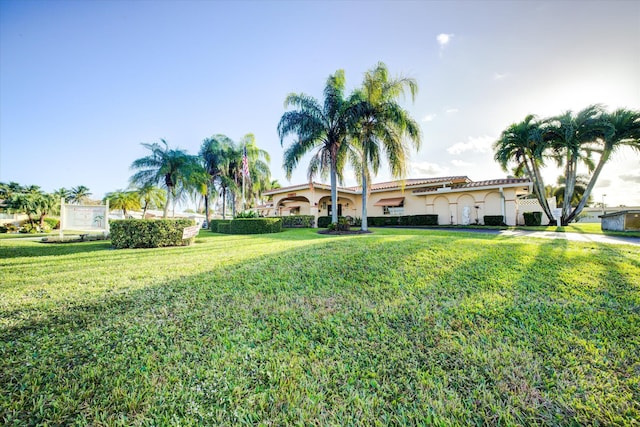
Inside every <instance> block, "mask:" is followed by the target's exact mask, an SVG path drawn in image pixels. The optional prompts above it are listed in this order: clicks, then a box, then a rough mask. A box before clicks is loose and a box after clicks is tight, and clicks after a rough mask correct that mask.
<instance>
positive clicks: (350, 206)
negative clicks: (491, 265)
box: [258, 176, 541, 225]
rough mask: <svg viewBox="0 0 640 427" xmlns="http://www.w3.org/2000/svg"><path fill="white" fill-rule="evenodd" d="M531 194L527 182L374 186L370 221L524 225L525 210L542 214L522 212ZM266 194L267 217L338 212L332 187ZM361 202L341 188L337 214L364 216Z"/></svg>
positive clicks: (352, 190) (448, 180)
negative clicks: (493, 220)
mask: <svg viewBox="0 0 640 427" xmlns="http://www.w3.org/2000/svg"><path fill="white" fill-rule="evenodd" d="M531 189H532V184H531V182H530V181H529V180H528V179H524V178H504V179H492V180H488V181H472V180H471V179H469V178H468V177H466V176H447V177H439V178H422V179H407V180H404V181H391V182H382V183H377V184H373V185H372V186H371V192H370V196H369V198H368V200H367V216H384V215H421V214H436V215H438V224H440V225H450V224H451V225H466V224H475V223H478V224H483V222H484V221H483V217H484V216H485V215H502V216H503V217H504V222H505V223H506V224H507V225H516V224H521V223H523V221H522V212H523V211H524V212H530V211H536V210H541V209H539V205H538V208H537V209H536V207H535V206H533V204H531V203H529V204H528V205H527V206H528V207H526V208H524V209H522V208H521V207H520V203H519V200H520V199H521V198H523V197H525V196H527V195H529V194H530V193H531ZM264 195H265V196H269V197H270V198H271V200H272V201H271V202H270V203H269V204H267V205H263V206H261V207H259V208H258V210H259V212H260V213H261V214H262V215H264V216H286V215H313V216H314V217H315V218H316V220H317V218H318V217H319V216H328V215H331V211H332V209H333V207H332V206H331V186H329V185H327V184H320V183H315V182H314V183H305V184H300V185H292V186H288V187H282V188H278V189H275V190H270V191H267V192H265V193H264ZM529 201H531V200H530V199H529ZM361 203H362V189H361V188H360V187H338V206H337V209H338V215H341V216H351V217H359V216H361V215H362V213H361V212H362V208H361ZM536 204H537V202H536ZM316 223H317V221H316Z"/></svg>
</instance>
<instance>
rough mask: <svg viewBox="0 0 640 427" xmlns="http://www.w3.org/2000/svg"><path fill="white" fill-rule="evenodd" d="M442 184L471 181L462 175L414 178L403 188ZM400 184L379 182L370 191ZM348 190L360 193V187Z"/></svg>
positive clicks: (399, 183)
mask: <svg viewBox="0 0 640 427" xmlns="http://www.w3.org/2000/svg"><path fill="white" fill-rule="evenodd" d="M442 182H471V180H470V179H469V177H467V176H464V175H458V176H442V177H436V178H414V179H405V180H404V187H405V188H407V187H417V186H420V185H429V184H438V183H442ZM401 183H402V181H401V180H396V181H388V182H380V183H377V184H371V191H378V190H387V189H390V188H396V187H400V186H401ZM348 188H349V189H350V190H353V191H360V186H356V187H348Z"/></svg>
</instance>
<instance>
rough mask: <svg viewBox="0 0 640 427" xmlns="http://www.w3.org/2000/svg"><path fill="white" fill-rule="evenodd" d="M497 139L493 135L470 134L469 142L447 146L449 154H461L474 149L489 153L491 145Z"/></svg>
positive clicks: (474, 150) (478, 151) (476, 151)
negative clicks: (475, 135) (476, 135)
mask: <svg viewBox="0 0 640 427" xmlns="http://www.w3.org/2000/svg"><path fill="white" fill-rule="evenodd" d="M495 140H496V139H495V138H494V137H492V136H487V135H485V136H478V137H473V136H470V137H469V138H468V140H467V142H458V143H456V144H453V145H452V146H451V147H449V148H447V152H448V153H449V154H461V153H464V152H465V151H472V152H475V153H488V152H490V151H491V146H492V145H493V143H494V141H495Z"/></svg>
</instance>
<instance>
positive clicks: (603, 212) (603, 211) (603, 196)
mask: <svg viewBox="0 0 640 427" xmlns="http://www.w3.org/2000/svg"><path fill="white" fill-rule="evenodd" d="M605 197H607V195H606V194H603V195H602V215H604V214H606V212H605V210H604V198H605Z"/></svg>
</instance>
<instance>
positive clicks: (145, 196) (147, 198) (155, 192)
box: [135, 183, 167, 218]
mask: <svg viewBox="0 0 640 427" xmlns="http://www.w3.org/2000/svg"><path fill="white" fill-rule="evenodd" d="M135 192H136V194H137V195H138V199H139V201H140V205H141V207H142V218H145V217H146V215H147V210H148V209H149V208H151V207H153V208H156V209H158V208H161V209H164V205H165V204H166V203H167V197H166V193H165V192H164V191H162V189H161V188H158V187H156V186H155V185H153V184H151V183H146V184H144V185H142V186H141V187H139V188H137V189H136V190H135Z"/></svg>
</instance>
